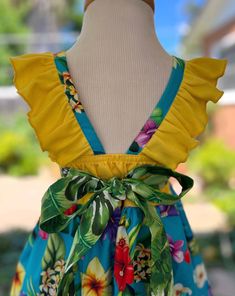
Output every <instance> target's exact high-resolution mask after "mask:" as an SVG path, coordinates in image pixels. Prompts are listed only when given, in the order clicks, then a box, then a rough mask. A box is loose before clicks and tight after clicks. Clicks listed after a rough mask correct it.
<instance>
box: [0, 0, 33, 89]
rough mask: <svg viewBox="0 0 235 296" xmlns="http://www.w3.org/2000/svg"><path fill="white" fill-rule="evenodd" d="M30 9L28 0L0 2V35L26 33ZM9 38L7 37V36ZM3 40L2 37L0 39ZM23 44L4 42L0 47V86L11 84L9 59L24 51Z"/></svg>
mask: <svg viewBox="0 0 235 296" xmlns="http://www.w3.org/2000/svg"><path fill="white" fill-rule="evenodd" d="M29 9H30V1H29V0H25V1H23V0H21V1H19V0H18V1H16V0H15V1H13V0H1V1H0V34H19V33H26V32H28V31H29V28H28V27H27V26H26V24H25V22H26V16H27V13H28V11H29ZM8 37H9V36H8ZM2 38H3V37H2ZM3 40H4V39H3ZM24 48H25V45H24V44H13V43H12V42H9V41H8V42H6V41H5V42H4V43H3V44H1V47H0V67H1V71H0V84H1V85H7V84H10V83H11V82H12V78H11V77H12V73H11V67H10V64H9V57H10V56H14V55H17V54H19V53H20V52H22V51H24Z"/></svg>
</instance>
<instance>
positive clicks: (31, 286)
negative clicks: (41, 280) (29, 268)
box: [27, 278, 38, 296]
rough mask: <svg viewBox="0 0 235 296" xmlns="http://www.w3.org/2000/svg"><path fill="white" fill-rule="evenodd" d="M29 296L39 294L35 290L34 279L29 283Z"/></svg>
mask: <svg viewBox="0 0 235 296" xmlns="http://www.w3.org/2000/svg"><path fill="white" fill-rule="evenodd" d="M27 295H28V296H37V295H38V294H37V293H36V292H35V290H34V286H33V282H32V278H30V280H29V281H28V283H27Z"/></svg>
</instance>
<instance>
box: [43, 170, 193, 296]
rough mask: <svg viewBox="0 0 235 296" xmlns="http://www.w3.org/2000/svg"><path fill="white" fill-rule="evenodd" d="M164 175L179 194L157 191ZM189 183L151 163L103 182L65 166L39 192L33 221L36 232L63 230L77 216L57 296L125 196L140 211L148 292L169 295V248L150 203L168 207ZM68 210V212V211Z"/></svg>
mask: <svg viewBox="0 0 235 296" xmlns="http://www.w3.org/2000/svg"><path fill="white" fill-rule="evenodd" d="M170 177H174V178H175V179H176V180H177V181H178V182H179V183H180V185H181V187H182V190H181V193H180V194H179V195H173V194H169V193H165V192H161V188H162V187H163V186H164V185H166V184H167V182H168V179H169V178H170ZM192 186H193V179H191V178H190V177H188V176H186V175H183V174H180V173H178V172H175V171H172V170H171V169H168V168H165V167H161V166H157V165H154V164H145V165H141V166H138V167H135V168H134V169H132V170H131V171H129V172H128V174H127V175H126V176H125V178H123V179H119V178H117V177H112V178H111V179H109V180H103V179H100V178H98V177H96V176H94V175H92V174H90V173H88V172H85V171H81V170H79V169H75V168H70V169H69V171H68V174H67V175H66V176H64V177H62V178H60V179H58V180H57V181H56V182H55V183H53V184H52V185H51V186H50V187H49V188H48V190H47V191H46V193H45V194H44V196H43V199H42V206H41V216H40V221H39V226H40V228H41V229H42V230H44V231H46V232H47V233H55V232H61V231H63V230H65V229H66V227H67V226H68V225H69V223H70V222H71V221H72V220H73V219H74V218H75V217H77V216H79V217H80V223H79V225H78V227H77V229H76V232H75V235H74V238H73V242H72V246H71V249H70V253H69V255H68V258H67V260H66V265H65V270H64V272H63V274H61V281H60V284H59V287H58V295H60V294H59V293H60V291H63V289H64V287H65V285H66V281H67V280H69V278H71V273H72V272H73V271H72V270H73V268H72V267H73V266H74V264H76V263H77V262H78V261H79V260H80V258H81V257H82V256H84V255H85V254H86V252H87V251H88V250H89V249H90V248H91V247H92V246H93V245H94V244H95V243H96V242H97V241H98V239H99V238H100V236H101V235H102V233H103V231H104V230H105V227H106V225H107V224H108V221H109V219H110V217H111V215H112V213H113V211H114V210H115V209H116V208H117V207H118V206H120V205H121V203H122V201H124V200H125V199H126V198H127V199H129V200H131V201H132V202H134V203H135V204H136V205H137V206H138V207H139V208H140V209H141V210H142V211H143V213H144V220H143V223H144V224H145V225H147V226H148V227H149V230H150V233H151V265H150V268H151V278H150V290H151V293H152V294H151V295H160V293H161V292H162V293H161V295H167V296H168V295H171V292H172V291H171V286H172V266H171V264H172V263H171V254H170V247H169V243H168V240H167V236H166V233H165V230H164V226H163V223H162V221H161V218H160V216H159V215H158V213H157V211H156V209H155V207H154V206H153V203H157V204H159V205H172V204H174V203H175V202H177V201H178V200H179V199H180V198H181V197H182V196H183V195H185V193H186V192H188V191H189V190H190V189H191V188H192ZM86 197H87V198H86ZM82 198H86V202H85V203H83V204H81V203H79V201H80V200H81V199H82ZM69 209H74V210H73V211H71V212H68V210H69ZM68 213H69V214H68ZM163 293H164V294H163ZM61 295H63V294H61Z"/></svg>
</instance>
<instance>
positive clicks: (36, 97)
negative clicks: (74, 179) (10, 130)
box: [10, 52, 93, 166]
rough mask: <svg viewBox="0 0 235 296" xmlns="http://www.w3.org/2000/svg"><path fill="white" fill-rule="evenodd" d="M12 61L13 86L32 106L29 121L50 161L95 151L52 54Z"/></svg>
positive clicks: (63, 161) (60, 161)
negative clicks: (74, 110)
mask: <svg viewBox="0 0 235 296" xmlns="http://www.w3.org/2000/svg"><path fill="white" fill-rule="evenodd" d="M10 62H11V64H12V66H13V68H14V78H13V82H14V85H15V87H16V89H17V93H18V94H19V95H20V96H21V97H22V98H23V99H24V100H25V101H26V103H27V104H28V105H29V107H30V110H29V112H28V113H27V116H28V121H29V123H30V124H31V126H32V127H33V129H34V131H35V133H36V136H37V139H38V141H39V143H40V146H41V149H42V151H48V156H49V157H50V158H51V160H52V161H55V162H57V163H58V164H59V165H60V166H66V165H67V164H68V163H73V162H76V159H78V158H80V157H81V156H82V155H89V154H93V153H92V150H91V149H90V146H89V143H88V142H87V141H86V138H85V136H84V134H83V131H82V129H81V128H80V126H79V125H78V123H77V121H76V119H75V117H74V114H73V111H72V108H71V106H70V105H69V103H68V99H67V96H66V94H65V93H64V86H63V84H62V83H61V82H60V80H59V75H58V72H57V69H56V66H55V63H54V58H53V54H52V53H50V52H46V53H41V54H40V53H29V54H23V55H19V56H15V57H10Z"/></svg>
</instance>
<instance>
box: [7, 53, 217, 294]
mask: <svg viewBox="0 0 235 296" xmlns="http://www.w3.org/2000/svg"><path fill="white" fill-rule="evenodd" d="M54 61H55V66H56V69H57V71H58V77H59V79H60V81H61V83H62V85H64V92H65V94H66V97H67V99H68V103H69V104H70V106H71V108H72V110H73V112H74V116H75V118H76V120H77V122H78V124H79V125H80V126H81V128H82V130H83V133H84V135H85V137H86V138H87V140H88V142H89V145H90V147H91V149H92V151H93V152H94V154H105V150H104V148H103V146H102V143H101V141H100V140H99V138H98V136H97V134H96V131H95V129H94V127H93V126H92V125H91V122H90V120H89V118H88V117H87V114H86V112H85V110H84V107H83V105H82V103H81V100H80V97H79V92H78V90H76V89H75V86H74V83H73V81H72V78H71V75H70V73H69V71H68V65H67V61H66V57H65V54H64V52H60V53H58V54H55V55H54ZM184 68H185V64H184V61H183V60H181V59H180V58H178V57H174V59H173V65H172V71H171V75H170V78H169V81H168V84H167V87H166V88H165V90H164V93H163V95H162V97H161V98H160V101H159V102H158V103H157V104H156V106H155V107H154V108H153V111H152V113H151V114H150V116H149V118H148V119H147V121H146V123H145V124H144V126H143V128H142V129H141V131H140V132H139V133H138V135H137V136H136V137H135V139H134V140H133V141H132V142H131V144H130V147H129V148H128V150H127V151H126V154H139V153H140V152H141V150H142V149H143V147H144V146H145V145H146V144H147V143H148V141H149V140H150V139H151V137H152V135H153V134H154V133H155V132H156V131H157V129H158V128H159V126H160V124H161V123H162V121H163V119H164V118H165V116H166V114H167V112H168V111H169V108H170V106H171V104H172V103H173V101H174V98H175V95H176V93H177V91H178V88H179V86H180V84H181V81H182V78H183V74H184ZM170 177H174V178H176V180H177V181H178V182H179V183H180V184H181V186H182V192H181V194H179V195H177V194H176V192H175V191H174V189H173V187H172V186H171V184H170V181H169V178H170ZM166 184H168V185H169V192H168V193H166V192H162V191H161V189H162V188H163V186H164V185H166ZM191 187H192V179H191V178H189V177H187V176H184V175H182V174H178V173H176V172H173V171H171V170H170V169H168V168H165V167H157V166H154V168H153V167H151V166H147V165H143V166H141V167H137V168H135V169H133V170H132V171H131V172H129V174H128V175H127V176H126V177H125V178H124V179H123V180H119V179H117V178H116V177H114V178H112V179H111V180H101V179H99V178H96V177H95V176H92V175H90V174H89V172H82V171H79V170H77V169H73V168H66V167H65V168H61V178H60V179H58V180H57V181H56V182H55V183H54V184H52V185H51V186H50V187H49V188H48V190H47V191H46V192H45V194H44V196H43V198H42V209H41V215H40V218H39V220H38V223H37V224H36V225H35V227H34V229H33V230H32V232H31V234H30V235H29V237H28V240H27V242H26V244H25V247H24V249H23V250H22V253H21V256H20V258H19V261H18V263H17V266H16V272H15V275H14V277H13V281H12V287H11V292H10V296H45V295H49V296H55V295H58V296H72V295H73V296H75V295H76V296H80V295H81V296H109V295H110V296H111V295H113V296H130V295H139V296H171V295H172V296H188V295H192V296H212V291H211V287H210V284H209V281H208V278H207V272H206V269H205V265H204V262H203V259H202V257H201V254H200V249H199V246H198V244H197V241H196V239H195V237H194V234H193V232H192V230H191V227H190V224H189V222H188V219H187V217H186V214H185V211H184V208H183V204H182V202H181V198H182V196H183V195H184V194H185V193H186V192H187V191H188V190H189V189H190V188H191ZM86 194H88V195H89V194H90V196H89V198H88V201H87V202H86V203H84V204H82V205H81V204H79V203H78V201H79V200H80V199H81V198H82V197H83V196H84V195H86ZM125 198H128V199H130V200H131V201H133V202H134V203H135V204H136V205H137V207H130V206H128V207H123V200H124V199H125ZM150 201H155V202H157V203H158V204H157V205H152V204H151V203H150Z"/></svg>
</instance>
